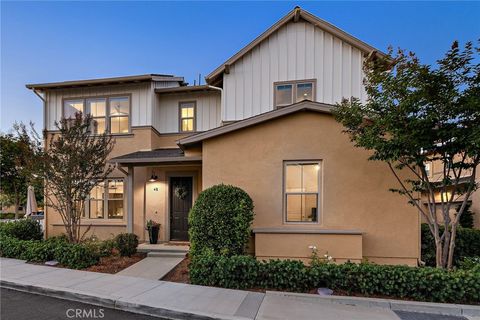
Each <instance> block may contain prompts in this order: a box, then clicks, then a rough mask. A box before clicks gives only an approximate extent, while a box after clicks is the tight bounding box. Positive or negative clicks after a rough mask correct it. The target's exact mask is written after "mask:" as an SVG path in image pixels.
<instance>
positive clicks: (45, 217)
mask: <svg viewBox="0 0 480 320" xmlns="http://www.w3.org/2000/svg"><path fill="white" fill-rule="evenodd" d="M32 91H33V93H35V95H36V96H37V97H39V98H40V100H42V102H43V130H44V132H43V133H45V130H46V129H47V122H46V113H47V100H46V99H45V97H43V96H42V95H41V94H40V93H38V91H37V90H35V89H33V90H32ZM44 141H45V137H44ZM45 144H46V143H45ZM45 147H46V146H45V145H44V148H45ZM46 188H47V187H46V183H44V184H43V195H44V196H43V239H47V238H48V212H47V210H48V206H47V199H46V196H45V195H46V194H47V189H46Z"/></svg>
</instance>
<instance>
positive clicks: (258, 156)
mask: <svg viewBox="0 0 480 320" xmlns="http://www.w3.org/2000/svg"><path fill="white" fill-rule="evenodd" d="M341 130H342V128H341V126H340V125H339V124H338V123H337V122H336V121H335V120H334V119H333V118H332V117H331V116H330V115H326V114H318V113H310V112H308V113H307V112H300V113H296V114H292V115H290V116H287V117H283V118H279V119H276V120H272V121H269V122H266V123H263V124H260V125H257V126H254V127H250V128H247V129H243V130H239V131H236V132H232V133H229V134H226V135H223V136H220V137H217V138H212V139H209V140H206V141H204V142H203V172H202V174H203V188H204V189H205V188H208V187H210V186H212V185H215V184H218V183H226V184H233V185H236V186H239V187H241V188H243V189H244V190H245V191H247V192H248V193H249V194H250V196H251V197H252V199H253V200H254V204H255V214H256V216H255V220H254V223H253V227H254V228H273V227H275V228H285V229H288V228H292V229H298V228H304V229H307V228H308V229H310V228H311V229H333V230H360V231H362V232H363V237H362V251H363V257H364V258H368V259H369V260H370V261H374V262H375V261H382V263H407V264H415V263H416V261H417V258H419V255H420V253H419V215H418V213H417V211H416V210H415V209H413V207H411V206H410V205H408V204H407V201H406V200H405V199H404V198H403V197H401V196H399V195H397V194H393V193H391V192H389V191H388V189H389V188H391V187H395V186H396V181H395V179H394V177H393V176H392V175H391V173H390V172H389V169H388V167H387V166H386V165H385V164H384V163H381V162H373V161H367V158H368V156H369V153H368V152H366V151H364V150H362V149H358V148H355V147H353V145H352V143H351V142H350V141H349V139H348V136H346V135H345V134H343V133H342V132H341ZM317 159H319V160H322V162H323V190H322V194H321V197H322V201H321V212H322V213H321V217H320V220H321V222H320V223H318V224H316V223H314V224H307V223H300V224H299V223H297V224H286V223H284V218H283V191H282V184H283V161H284V160H317ZM283 236H284V237H285V239H287V238H289V239H290V240H291V241H295V238H294V237H291V236H289V235H283ZM314 241H315V240H312V242H314ZM256 242H257V241H256ZM317 242H318V243H311V244H312V245H317V244H318V248H319V251H321V250H323V251H329V252H334V251H336V250H337V248H335V246H338V245H339V244H337V243H335V242H331V245H326V246H321V245H322V243H321V241H317ZM299 245H300V246H305V243H299ZM340 245H341V244H340ZM268 246H271V249H270V250H271V252H274V253H275V255H282V256H289V252H287V251H285V252H283V253H279V252H278V250H277V249H278V247H277V244H276V243H275V241H270V242H269V244H268ZM268 251H269V249H268V247H263V248H262V252H263V253H262V255H265V256H270V254H268ZM272 256H273V254H272ZM352 258H353V257H352Z"/></svg>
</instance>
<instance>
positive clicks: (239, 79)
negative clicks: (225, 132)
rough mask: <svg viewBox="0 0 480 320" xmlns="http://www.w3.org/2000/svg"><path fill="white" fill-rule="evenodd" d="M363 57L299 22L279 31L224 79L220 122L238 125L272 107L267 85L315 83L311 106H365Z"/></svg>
mask: <svg viewBox="0 0 480 320" xmlns="http://www.w3.org/2000/svg"><path fill="white" fill-rule="evenodd" d="M363 55H364V54H363V52H361V51H360V50H359V49H357V48H355V47H353V46H351V45H350V44H348V43H346V42H344V41H342V40H340V39H339V38H336V37H334V36H333V35H331V34H330V33H327V32H325V31H323V30H322V29H320V28H319V27H315V26H314V25H312V24H310V23H308V22H305V21H299V22H296V23H294V22H290V23H288V24H286V25H285V26H284V27H282V28H280V29H279V30H277V31H276V32H274V33H273V34H272V35H270V36H269V37H268V38H267V39H265V40H264V41H262V42H261V43H260V44H259V45H257V46H256V47H254V48H253V49H252V50H251V51H249V52H248V53H246V54H245V55H244V56H243V57H242V58H240V59H239V60H237V61H236V62H235V63H233V64H232V65H231V66H230V72H229V74H224V82H223V83H224V95H225V97H224V98H225V115H224V119H223V120H225V121H229V120H241V119H244V118H248V117H251V116H254V115H257V114H260V113H263V112H267V111H270V110H272V109H273V108H274V99H273V84H274V82H278V81H289V80H303V79H316V83H317V86H316V94H315V95H316V99H315V100H316V101H319V102H323V103H328V104H335V103H336V102H340V101H341V99H342V98H343V97H345V98H350V97H356V98H359V99H360V100H362V101H365V98H366V93H365V90H364V87H363V83H362V81H363V71H362V63H363Z"/></svg>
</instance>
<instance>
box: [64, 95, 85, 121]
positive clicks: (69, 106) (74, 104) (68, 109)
mask: <svg viewBox="0 0 480 320" xmlns="http://www.w3.org/2000/svg"><path fill="white" fill-rule="evenodd" d="M77 112H84V110H83V99H76V100H65V102H64V104H63V117H64V118H65V119H73V118H75V113H77Z"/></svg>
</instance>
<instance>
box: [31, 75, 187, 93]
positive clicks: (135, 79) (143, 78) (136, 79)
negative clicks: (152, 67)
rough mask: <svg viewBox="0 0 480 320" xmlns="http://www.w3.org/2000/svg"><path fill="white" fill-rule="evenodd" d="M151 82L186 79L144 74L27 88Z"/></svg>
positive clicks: (42, 84) (36, 85) (45, 84)
mask: <svg viewBox="0 0 480 320" xmlns="http://www.w3.org/2000/svg"><path fill="white" fill-rule="evenodd" d="M149 81H174V82H179V83H184V78H183V77H175V76H172V75H161V74H143V75H135V76H125V77H113V78H99V79H85V80H72V81H61V82H48V83H33V84H27V85H25V87H26V88H27V89H30V90H48V89H62V88H77V87H93V86H105V85H117V84H132V83H141V82H149Z"/></svg>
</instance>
